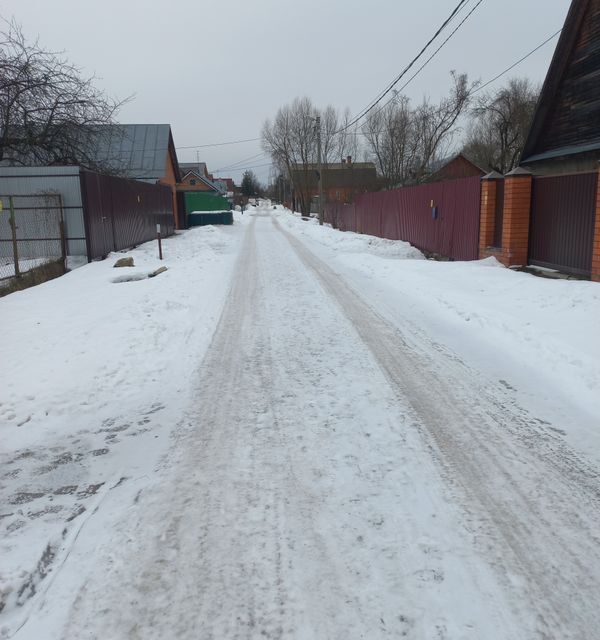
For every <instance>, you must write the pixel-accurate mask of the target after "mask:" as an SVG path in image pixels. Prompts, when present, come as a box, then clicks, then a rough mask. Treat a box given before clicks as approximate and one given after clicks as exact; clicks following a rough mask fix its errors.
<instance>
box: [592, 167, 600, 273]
mask: <svg viewBox="0 0 600 640" xmlns="http://www.w3.org/2000/svg"><path fill="white" fill-rule="evenodd" d="M591 279H592V280H593V281H594V282H600V167H599V173H598V184H597V186H596V222H595V223H594V241H593V245H592V273H591Z"/></svg>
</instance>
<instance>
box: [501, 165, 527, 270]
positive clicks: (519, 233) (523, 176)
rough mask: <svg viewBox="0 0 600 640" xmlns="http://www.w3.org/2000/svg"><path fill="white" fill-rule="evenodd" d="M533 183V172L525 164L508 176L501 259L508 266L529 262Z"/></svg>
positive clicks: (505, 187) (505, 189)
mask: <svg viewBox="0 0 600 640" xmlns="http://www.w3.org/2000/svg"><path fill="white" fill-rule="evenodd" d="M531 185H532V175H531V173H530V172H529V171H527V169H523V168H521V167H517V168H516V169H513V170H512V171H511V172H510V173H507V174H506V177H505V179H504V212H503V223H502V258H501V262H502V263H503V264H505V265H506V266H507V267H511V266H513V265H515V266H516V265H526V264H527V253H528V245H529V215H530V213H531Z"/></svg>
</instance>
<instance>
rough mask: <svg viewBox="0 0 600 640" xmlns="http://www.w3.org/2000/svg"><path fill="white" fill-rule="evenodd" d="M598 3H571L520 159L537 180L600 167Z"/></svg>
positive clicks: (578, 0) (594, 0)
mask: <svg viewBox="0 0 600 640" xmlns="http://www.w3.org/2000/svg"><path fill="white" fill-rule="evenodd" d="M599 79H600V0H573V2H572V3H571V7H570V9H569V12H568V14H567V18H566V20H565V25H564V27H563V30H562V33H561V36H560V39H559V41H558V44H557V47H556V51H555V52H554V57H553V58H552V62H551V63H550V68H549V70H548V74H547V76H546V80H545V82H544V85H543V87H542V91H541V95H540V98H539V101H538V105H537V108H536V112H535V115H534V118H533V123H532V125H531V129H530V131H529V135H528V137H527V141H526V143H525V147H524V149H523V153H522V156H521V165H522V166H525V167H527V168H529V169H531V170H532V171H533V172H534V173H536V174H548V173H553V174H556V173H574V172H580V171H595V170H596V168H597V164H598V161H600V81H599Z"/></svg>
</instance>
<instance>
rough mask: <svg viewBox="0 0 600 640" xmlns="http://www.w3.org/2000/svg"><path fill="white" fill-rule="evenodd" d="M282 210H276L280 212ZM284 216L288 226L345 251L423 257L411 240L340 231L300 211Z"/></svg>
mask: <svg viewBox="0 0 600 640" xmlns="http://www.w3.org/2000/svg"><path fill="white" fill-rule="evenodd" d="M282 211H285V210H282V209H279V210H278V211H277V213H280V212H282ZM274 213H275V212H274ZM290 213H291V212H289V211H287V215H281V216H280V217H278V218H277V219H278V220H279V222H280V223H282V224H283V225H284V226H285V227H287V228H290V229H293V230H294V231H295V232H296V233H299V234H301V235H303V236H305V237H307V238H309V239H310V240H313V241H316V242H319V243H320V244H323V245H325V246H326V247H329V248H331V249H333V250H334V251H339V252H343V253H370V254H372V255H376V256H381V257H386V258H399V259H405V260H423V259H424V256H423V254H422V253H421V252H420V251H419V250H418V249H417V248H415V247H413V246H412V245H411V244H409V243H408V242H404V241H402V240H388V239H387V238H376V237H375V236H368V235H363V234H360V233H354V232H353V231H344V232H342V231H338V230H337V229H333V228H332V227H331V226H330V225H328V224H324V225H319V221H318V220H317V219H316V218H309V219H306V218H302V217H301V216H300V214H294V215H289V214H290Z"/></svg>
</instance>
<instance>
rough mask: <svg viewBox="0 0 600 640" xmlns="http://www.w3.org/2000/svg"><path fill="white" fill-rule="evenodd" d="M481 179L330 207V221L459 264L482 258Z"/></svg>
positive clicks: (389, 193) (372, 196) (378, 195)
mask: <svg viewBox="0 0 600 640" xmlns="http://www.w3.org/2000/svg"><path fill="white" fill-rule="evenodd" d="M480 199H481V180H480V178H479V177H474V178H465V179H462V180H451V181H448V182H437V183H433V184H425V185H419V186H416V187H405V188H402V189H393V190H391V191H379V192H377V193H367V194H364V195H361V196H359V197H358V198H357V199H356V202H355V203H354V204H353V205H341V204H338V203H334V204H328V205H326V207H325V214H326V220H327V221H328V222H331V223H332V224H333V225H334V226H336V227H337V228H339V229H341V230H343V231H357V232H358V233H366V234H369V235H373V236H378V237H381V238H390V239H391V240H405V241H406V242H410V243H411V244H412V245H413V246H415V247H417V248H418V249H421V250H423V251H427V252H431V253H436V254H439V255H442V256H445V257H448V258H452V259H455V260H476V259H477V258H478V257H479V210H480Z"/></svg>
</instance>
